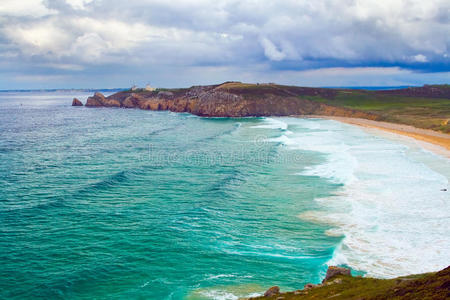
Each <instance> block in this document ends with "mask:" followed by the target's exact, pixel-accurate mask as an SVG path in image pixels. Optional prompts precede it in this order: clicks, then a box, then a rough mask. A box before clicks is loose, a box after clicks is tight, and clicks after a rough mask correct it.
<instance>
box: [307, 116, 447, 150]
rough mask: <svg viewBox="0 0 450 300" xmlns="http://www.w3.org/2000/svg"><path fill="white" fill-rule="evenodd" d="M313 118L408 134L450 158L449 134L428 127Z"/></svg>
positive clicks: (362, 120) (364, 120) (343, 118)
mask: <svg viewBox="0 0 450 300" xmlns="http://www.w3.org/2000/svg"><path fill="white" fill-rule="evenodd" d="M309 117H313V118H322V119H329V120H336V121H339V122H343V123H347V124H352V125H358V126H362V127H366V128H373V129H379V130H383V131H388V132H392V133H395V134H400V135H404V136H408V137H411V138H414V139H416V140H418V141H419V142H425V143H422V146H423V147H424V148H426V149H428V150H431V151H433V152H435V153H437V154H440V155H443V156H446V157H447V158H450V134H445V133H441V132H437V131H433V130H429V129H422V128H417V127H413V126H409V125H403V124H395V123H389V122H381V121H372V120H367V119H360V118H349V117H334V116H309Z"/></svg>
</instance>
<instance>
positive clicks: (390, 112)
mask: <svg viewBox="0 0 450 300" xmlns="http://www.w3.org/2000/svg"><path fill="white" fill-rule="evenodd" d="M304 98H307V99H310V100H314V101H319V102H323V103H327V104H330V105H333V106H341V107H346V108H352V109H356V110H361V111H365V112H371V113H375V114H377V115H379V116H380V117H381V119H382V120H384V121H387V122H393V123H401V124H407V125H412V126H415V127H420V128H426V129H433V130H438V131H443V132H447V133H449V132H450V124H449V123H450V122H449V119H450V99H443V98H423V97H412V96H402V95H390V94H383V93H380V92H375V91H360V90H339V91H338V93H337V95H336V97H334V98H324V97H320V96H312V97H311V96H306V97H304Z"/></svg>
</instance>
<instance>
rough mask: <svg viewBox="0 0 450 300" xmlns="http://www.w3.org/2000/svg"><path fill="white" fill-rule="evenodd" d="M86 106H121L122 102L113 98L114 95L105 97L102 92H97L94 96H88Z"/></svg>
mask: <svg viewBox="0 0 450 300" xmlns="http://www.w3.org/2000/svg"><path fill="white" fill-rule="evenodd" d="M86 106H88V107H101V106H105V107H121V106H122V103H121V102H120V101H119V100H118V99H115V98H114V97H112V98H110V97H108V98H106V97H105V96H104V95H103V94H102V93H100V92H97V93H95V94H94V96H92V97H89V98H88V99H87V101H86Z"/></svg>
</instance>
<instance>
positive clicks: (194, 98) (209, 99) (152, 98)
mask: <svg viewBox="0 0 450 300" xmlns="http://www.w3.org/2000/svg"><path fill="white" fill-rule="evenodd" d="M336 94H337V90H335V89H325V88H303V87H293V86H281V85H275V84H261V85H255V84H242V83H237V82H227V83H224V84H221V85H210V86H194V87H191V88H189V89H173V90H165V91H135V92H132V91H122V92H118V93H115V94H113V95H111V96H108V97H105V96H103V95H102V94H101V93H95V95H94V96H92V97H89V98H88V99H87V102H86V106H87V107H123V108H140V109H148V110H170V111H173V112H188V113H192V114H195V115H198V116H204V117H248V116H290V115H327V116H342V117H358V118H367V119H371V120H376V119H377V118H378V117H377V115H375V114H372V113H366V112H362V111H358V110H354V109H349V108H345V107H336V106H332V105H329V104H325V103H321V102H318V101H313V100H309V99H306V98H305V97H306V96H313V97H314V96H319V97H325V98H328V99H332V98H333V97H335V96H336Z"/></svg>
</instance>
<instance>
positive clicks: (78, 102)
mask: <svg viewBox="0 0 450 300" xmlns="http://www.w3.org/2000/svg"><path fill="white" fill-rule="evenodd" d="M72 106H83V103H82V102H81V101H80V100H78V99H77V98H73V101H72Z"/></svg>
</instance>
